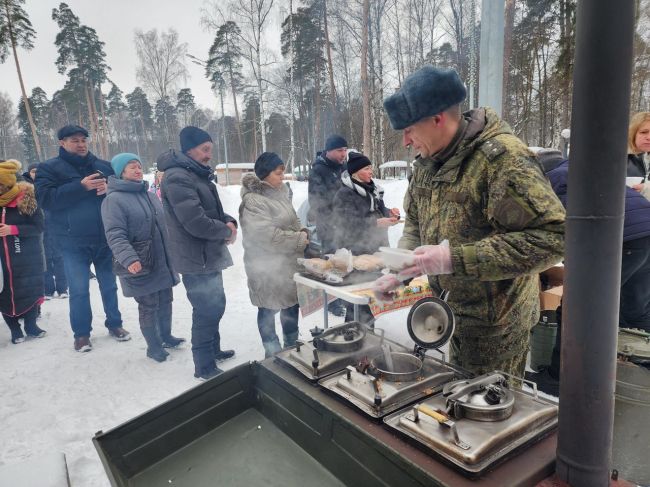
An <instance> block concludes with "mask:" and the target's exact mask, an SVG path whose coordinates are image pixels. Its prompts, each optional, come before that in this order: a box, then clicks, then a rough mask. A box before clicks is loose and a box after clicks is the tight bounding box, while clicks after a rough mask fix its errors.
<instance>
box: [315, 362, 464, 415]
mask: <svg viewBox="0 0 650 487" xmlns="http://www.w3.org/2000/svg"><path fill="white" fill-rule="evenodd" d="M394 351H397V350H394ZM348 372H349V378H348ZM461 377H462V374H461V373H460V372H459V371H458V370H455V369H454V368H452V367H450V366H449V365H448V364H446V363H444V362H442V361H439V360H437V359H434V358H433V357H425V359H424V363H423V367H422V374H421V376H420V378H418V379H417V380H414V381H411V382H389V381H384V380H381V379H380V386H379V388H380V391H381V392H380V397H381V399H382V401H381V403H380V404H377V405H376V404H375V403H374V399H375V388H374V386H373V382H374V381H375V380H376V379H375V377H373V376H372V375H369V374H362V373H360V372H357V371H356V370H350V371H348V370H343V371H341V372H338V373H336V374H332V375H330V376H329V377H326V378H324V379H322V380H320V381H319V384H320V385H321V387H323V388H325V389H327V390H329V391H331V392H332V393H334V394H336V395H337V396H338V397H339V398H343V399H344V400H346V401H348V402H350V403H351V404H352V405H354V406H356V407H357V408H359V409H361V411H363V412H364V413H365V414H367V415H368V416H371V417H373V418H382V417H384V416H386V415H387V414H390V413H392V412H393V411H396V410H397V409H400V408H403V407H404V406H406V405H408V404H410V403H412V402H414V401H418V400H421V399H424V398H425V397H427V396H430V395H432V394H435V393H437V392H440V390H442V386H443V385H444V384H445V383H447V382H450V381H452V380H455V379H458V378H461Z"/></svg>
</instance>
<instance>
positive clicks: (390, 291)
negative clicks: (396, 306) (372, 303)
mask: <svg viewBox="0 0 650 487" xmlns="http://www.w3.org/2000/svg"><path fill="white" fill-rule="evenodd" d="M401 285H402V281H400V280H399V279H398V278H397V276H396V275H395V274H385V275H383V276H381V277H380V278H378V279H377V280H376V281H375V282H373V283H372V292H373V294H374V295H375V299H376V300H377V301H380V302H382V303H390V302H391V301H392V300H393V299H394V298H395V290H396V289H397V288H398V287H400V286H401Z"/></svg>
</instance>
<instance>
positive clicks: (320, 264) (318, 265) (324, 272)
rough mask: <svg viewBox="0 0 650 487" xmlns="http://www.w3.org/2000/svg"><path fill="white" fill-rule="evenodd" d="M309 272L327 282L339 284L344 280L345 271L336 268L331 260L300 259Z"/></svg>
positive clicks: (300, 263) (299, 262)
mask: <svg viewBox="0 0 650 487" xmlns="http://www.w3.org/2000/svg"><path fill="white" fill-rule="evenodd" d="M298 264H299V265H301V266H302V267H303V268H304V269H305V272H306V273H307V274H311V275H312V276H314V277H317V278H319V279H321V280H323V281H325V282H329V283H331V284H339V283H341V282H342V281H343V276H344V275H345V274H344V273H342V272H340V271H338V270H336V269H335V268H334V266H333V265H332V263H331V262H330V261H329V260H324V259H298Z"/></svg>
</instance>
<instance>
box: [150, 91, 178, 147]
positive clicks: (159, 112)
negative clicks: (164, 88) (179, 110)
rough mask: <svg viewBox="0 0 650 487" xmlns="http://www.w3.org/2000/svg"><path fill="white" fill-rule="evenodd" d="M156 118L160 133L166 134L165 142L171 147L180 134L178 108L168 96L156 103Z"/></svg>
mask: <svg viewBox="0 0 650 487" xmlns="http://www.w3.org/2000/svg"><path fill="white" fill-rule="evenodd" d="M154 117H155V121H156V127H157V129H158V131H159V132H161V133H163V134H165V142H166V144H167V145H168V146H171V145H172V140H173V139H174V137H175V135H176V134H177V133H178V119H177V118H176V108H175V107H174V105H173V104H172V103H171V102H170V100H169V97H168V96H164V97H162V98H161V99H159V100H158V101H157V102H156V106H155V108H154Z"/></svg>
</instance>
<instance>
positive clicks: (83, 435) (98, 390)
mask: <svg viewBox="0 0 650 487" xmlns="http://www.w3.org/2000/svg"><path fill="white" fill-rule="evenodd" d="M379 183H380V184H381V185H382V186H383V187H384V188H385V190H386V192H385V201H386V204H387V206H388V207H397V208H400V211H402V210H401V209H402V200H403V196H404V192H405V191H406V185H407V183H406V181H380V182H379ZM291 186H292V189H293V191H294V206H295V207H296V208H298V207H299V206H300V204H302V202H303V201H304V200H305V199H306V198H307V183H302V182H292V183H291ZM239 190H240V187H239V186H229V187H219V194H220V195H221V200H222V202H223V204H224V208H225V211H226V212H227V213H229V214H231V215H233V216H235V217H236V215H237V214H238V207H239V203H240V197H239ZM402 228H403V225H402V224H400V225H396V226H394V227H392V228H391V229H390V230H389V237H390V242H391V246H395V245H396V244H397V240H398V238H399V236H400V235H401V232H402ZM230 252H231V253H232V257H233V261H234V262H235V265H234V266H233V267H231V268H229V269H227V270H226V271H225V272H224V286H225V289H226V296H227V306H226V312H225V315H224V317H223V319H222V321H221V327H220V330H221V334H222V344H223V346H224V347H225V348H234V349H235V350H236V352H237V355H236V356H235V358H234V359H232V360H230V361H227V362H225V363H223V364H222V367H223V368H224V369H229V368H231V367H234V366H235V365H238V364H240V363H243V362H247V361H251V360H258V359H261V358H263V357H264V350H263V348H262V343H261V341H260V337H259V333H258V331H257V324H256V313H257V309H256V308H254V307H253V306H252V305H251V303H250V301H249V298H248V288H247V286H246V274H245V272H244V264H243V248H242V245H241V239H239V240H238V241H237V242H236V244H235V245H234V246H232V247H230ZM91 301H92V307H93V310H94V316H95V318H94V321H93V324H94V332H93V335H92V342H93V346H94V348H93V351H92V352H90V353H83V354H81V353H76V352H75V351H74V349H73V347H72V345H73V337H72V331H71V329H70V325H69V321H68V301H67V300H60V299H53V300H51V301H47V302H46V303H45V304H44V305H43V317H42V319H41V321H40V322H39V324H40V326H41V327H42V328H44V329H46V330H47V332H48V334H47V336H46V337H44V338H42V339H31V340H28V341H26V342H25V343H22V344H19V345H13V344H12V343H11V341H10V339H9V336H10V335H9V329H8V328H6V327H3V326H2V325H0V330H4V331H0V388H1V396H0V397H1V398H2V399H1V400H0V428H1V431H2V433H0V466H2V465H7V464H12V463H16V462H20V461H23V460H26V459H28V458H29V457H31V456H34V455H40V454H44V453H51V452H54V451H59V452H63V453H65V455H66V458H67V463H68V469H69V472H70V480H71V482H72V485H74V486H84V487H85V486H89V487H91V486H102V487H103V486H107V485H109V482H108V479H107V478H106V476H105V474H104V469H103V467H102V465H101V463H100V460H99V457H98V455H97V453H96V451H95V449H94V447H93V445H92V442H91V438H92V437H93V436H94V434H95V433H96V432H97V431H99V430H104V431H106V430H108V429H110V428H113V427H115V426H117V425H119V424H121V423H123V422H125V421H127V420H129V419H130V418H132V417H134V416H136V415H138V414H140V413H142V412H144V411H146V410H148V409H151V408H153V407H154V406H156V405H157V404H159V403H161V402H163V401H166V400H168V399H170V398H172V397H174V396H177V395H178V394H181V393H182V392H183V391H185V390H187V389H189V388H191V387H194V386H196V385H197V384H198V382H197V381H196V379H194V377H193V364H192V354H191V351H190V348H189V345H188V344H185V347H184V348H182V349H179V350H172V351H171V355H170V357H169V358H168V360H167V362H164V363H162V364H158V363H156V362H154V361H153V360H150V359H148V358H146V357H145V348H146V346H145V342H144V339H143V338H142V336H141V334H140V331H139V327H138V311H137V304H136V302H135V301H134V300H133V299H130V298H129V299H127V298H124V297H120V310H121V311H122V317H123V320H124V326H125V328H126V329H128V330H129V331H130V332H131V335H132V337H133V339H132V340H131V341H128V342H123V343H118V342H116V341H114V340H113V339H111V338H110V337H109V336H108V335H107V333H106V330H105V328H104V326H103V321H104V314H103V309H102V305H101V298H100V294H99V289H98V287H97V282H96V281H91ZM191 313H192V310H191V306H190V304H189V302H188V301H187V298H186V297H185V290H184V288H183V285H182V284H179V285H178V286H177V287H175V288H174V316H173V320H174V326H173V332H174V334H175V335H176V336H182V337H185V338H188V339H189V337H190V328H191ZM330 318H333V317H332V315H330ZM321 319H322V314H321V313H318V312H317V313H314V314H312V315H310V316H308V317H307V318H305V319H301V322H300V332H301V336H303V337H309V332H308V329H309V328H312V327H313V326H314V325H315V324H317V323H320V322H321ZM336 320H337V319H331V320H330V323H332V322H334V323H336V322H337V321H336ZM338 321H341V318H338ZM377 326H378V327H382V328H385V329H386V332H387V336H390V337H392V338H396V339H398V340H399V341H401V342H403V343H408V342H410V340H408V338H407V336H408V335H407V333H406V312H405V311H398V312H394V313H390V314H387V315H384V316H382V317H380V318H379V320H378V322H377ZM278 329H279V325H278Z"/></svg>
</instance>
